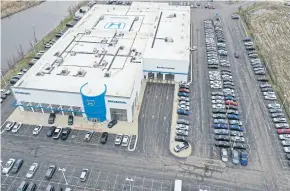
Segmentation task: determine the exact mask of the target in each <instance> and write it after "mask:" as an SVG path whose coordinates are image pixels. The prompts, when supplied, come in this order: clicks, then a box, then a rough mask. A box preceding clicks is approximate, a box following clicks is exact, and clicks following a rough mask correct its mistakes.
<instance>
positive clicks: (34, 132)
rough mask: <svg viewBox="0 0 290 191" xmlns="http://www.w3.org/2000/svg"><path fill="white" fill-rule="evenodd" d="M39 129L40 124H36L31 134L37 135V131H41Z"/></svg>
mask: <svg viewBox="0 0 290 191" xmlns="http://www.w3.org/2000/svg"><path fill="white" fill-rule="evenodd" d="M41 129H42V125H38V126H36V127H35V128H34V129H33V132H32V134H33V135H38V134H39V132H40V131H41Z"/></svg>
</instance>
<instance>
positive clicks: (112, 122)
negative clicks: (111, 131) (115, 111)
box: [108, 119, 118, 128]
mask: <svg viewBox="0 0 290 191" xmlns="http://www.w3.org/2000/svg"><path fill="white" fill-rule="evenodd" d="M117 123H118V121H117V120H115V119H114V120H112V121H111V122H110V123H109V124H108V127H109V128H112V127H114V126H115V125H116V124H117Z"/></svg>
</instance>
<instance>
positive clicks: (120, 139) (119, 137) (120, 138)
mask: <svg viewBox="0 0 290 191" xmlns="http://www.w3.org/2000/svg"><path fill="white" fill-rule="evenodd" d="M122 139H123V134H121V133H118V134H117V135H116V139H115V145H120V144H121V143H122Z"/></svg>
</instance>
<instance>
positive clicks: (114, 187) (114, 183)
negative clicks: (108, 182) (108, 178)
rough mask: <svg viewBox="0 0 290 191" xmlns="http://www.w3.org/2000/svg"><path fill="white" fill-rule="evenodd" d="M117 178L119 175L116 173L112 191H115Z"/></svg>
mask: <svg viewBox="0 0 290 191" xmlns="http://www.w3.org/2000/svg"><path fill="white" fill-rule="evenodd" d="M118 176H119V173H118V172H117V175H116V179H115V182H114V187H113V191H114V190H115V186H116V182H117V179H118Z"/></svg>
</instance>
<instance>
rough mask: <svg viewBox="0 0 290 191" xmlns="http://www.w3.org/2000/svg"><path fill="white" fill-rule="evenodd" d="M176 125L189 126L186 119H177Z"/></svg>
mask: <svg viewBox="0 0 290 191" xmlns="http://www.w3.org/2000/svg"><path fill="white" fill-rule="evenodd" d="M177 124H184V125H189V121H188V120H186V119H178V120H177Z"/></svg>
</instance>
